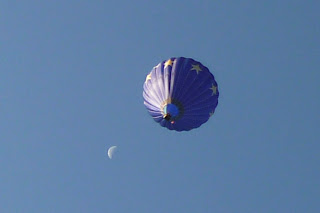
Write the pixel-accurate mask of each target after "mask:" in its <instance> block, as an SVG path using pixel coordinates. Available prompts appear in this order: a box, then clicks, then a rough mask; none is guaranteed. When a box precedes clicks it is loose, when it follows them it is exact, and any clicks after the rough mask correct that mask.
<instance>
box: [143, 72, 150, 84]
mask: <svg viewBox="0 0 320 213" xmlns="http://www.w3.org/2000/svg"><path fill="white" fill-rule="evenodd" d="M148 80H151V73H150V74H149V75H147V77H146V81H145V82H144V83H147V81H148Z"/></svg>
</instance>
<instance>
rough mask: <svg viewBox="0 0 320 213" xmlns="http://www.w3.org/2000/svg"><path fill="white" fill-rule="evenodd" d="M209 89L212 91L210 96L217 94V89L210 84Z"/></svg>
mask: <svg viewBox="0 0 320 213" xmlns="http://www.w3.org/2000/svg"><path fill="white" fill-rule="evenodd" d="M210 89H211V90H212V95H216V94H217V87H216V86H215V85H213V84H212V87H211V88H210Z"/></svg>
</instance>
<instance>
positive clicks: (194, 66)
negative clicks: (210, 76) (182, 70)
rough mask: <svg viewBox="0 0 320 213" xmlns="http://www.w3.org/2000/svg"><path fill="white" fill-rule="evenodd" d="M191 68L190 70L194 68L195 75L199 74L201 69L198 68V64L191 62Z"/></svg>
mask: <svg viewBox="0 0 320 213" xmlns="http://www.w3.org/2000/svg"><path fill="white" fill-rule="evenodd" d="M191 66H192V68H191V70H195V71H196V72H197V75H198V74H199V72H200V71H202V69H201V68H200V66H199V64H196V65H194V64H191Z"/></svg>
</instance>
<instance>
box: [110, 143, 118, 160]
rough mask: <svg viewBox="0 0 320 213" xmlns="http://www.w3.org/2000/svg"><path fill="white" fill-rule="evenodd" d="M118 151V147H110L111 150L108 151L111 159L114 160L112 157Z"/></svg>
mask: <svg viewBox="0 0 320 213" xmlns="http://www.w3.org/2000/svg"><path fill="white" fill-rule="evenodd" d="M116 149H117V146H112V147H110V148H109V149H108V157H109V158H110V159H112V156H113V154H114V152H115V151H116Z"/></svg>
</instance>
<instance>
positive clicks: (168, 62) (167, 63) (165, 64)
mask: <svg viewBox="0 0 320 213" xmlns="http://www.w3.org/2000/svg"><path fill="white" fill-rule="evenodd" d="M172 64H173V61H171V59H169V60H168V61H166V63H164V68H166V67H167V66H172Z"/></svg>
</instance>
